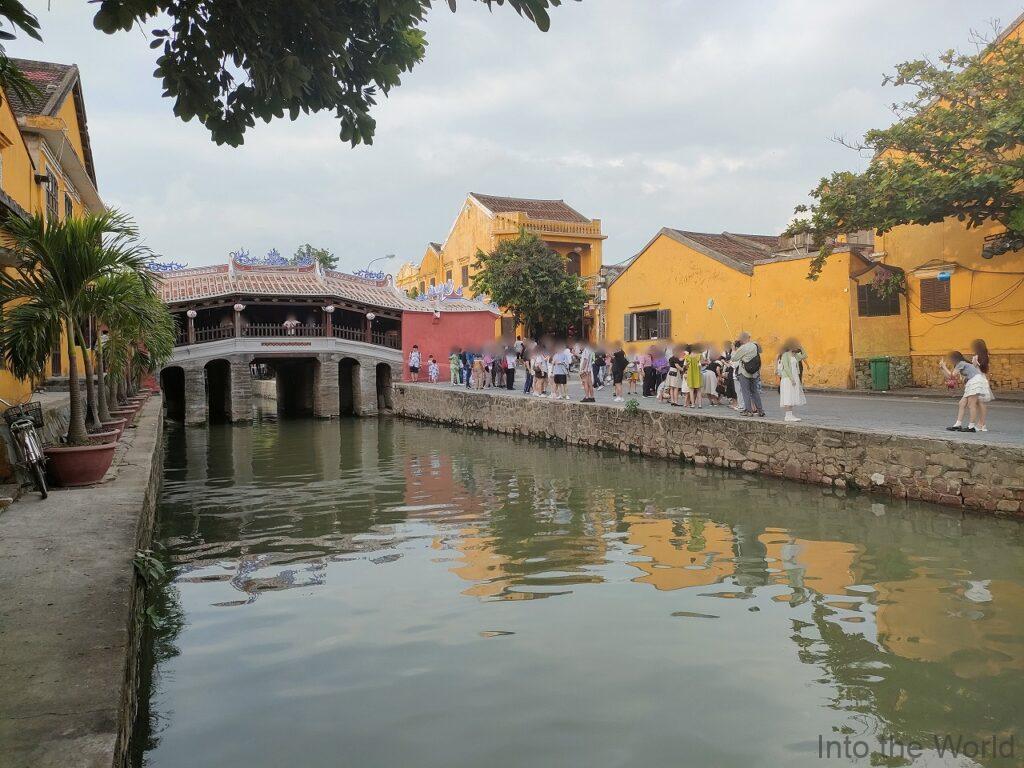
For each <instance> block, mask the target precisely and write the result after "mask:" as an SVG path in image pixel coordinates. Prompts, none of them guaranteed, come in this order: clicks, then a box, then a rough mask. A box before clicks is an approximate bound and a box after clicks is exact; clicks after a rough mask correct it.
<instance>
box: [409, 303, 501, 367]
mask: <svg viewBox="0 0 1024 768" xmlns="http://www.w3.org/2000/svg"><path fill="white" fill-rule="evenodd" d="M494 317H495V316H494V314H493V313H491V312H484V311H481V312H441V316H440V317H434V313H433V312H403V313H402V355H403V359H402V380H403V381H408V380H409V352H410V351H411V350H412V345H413V344H418V345H419V348H420V356H421V357H422V358H423V362H422V365H421V367H420V381H426V380H427V357H429V356H430V355H433V356H434V358H435V359H436V360H437V364H438V365H439V366H440V368H441V379H440V380H441V381H450V378H449V375H450V373H449V370H448V355H450V354H451V353H452V347H461V348H465V349H470V350H473V351H474V352H479V351H480V349H481V347H483V345H485V344H488V343H490V342H492V341H494V325H495V323H494Z"/></svg>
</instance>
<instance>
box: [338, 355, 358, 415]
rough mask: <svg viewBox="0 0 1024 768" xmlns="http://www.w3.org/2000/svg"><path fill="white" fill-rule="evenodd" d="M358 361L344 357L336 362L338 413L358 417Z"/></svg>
mask: <svg viewBox="0 0 1024 768" xmlns="http://www.w3.org/2000/svg"><path fill="white" fill-rule="evenodd" d="M359 376H360V368H359V361H358V360H357V359H356V358H354V357H344V358H342V359H341V360H340V361H339V362H338V413H339V414H341V415H342V416H358V415H359V403H360V402H361V398H360V394H361V393H360V381H359Z"/></svg>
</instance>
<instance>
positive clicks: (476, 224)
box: [395, 192, 605, 338]
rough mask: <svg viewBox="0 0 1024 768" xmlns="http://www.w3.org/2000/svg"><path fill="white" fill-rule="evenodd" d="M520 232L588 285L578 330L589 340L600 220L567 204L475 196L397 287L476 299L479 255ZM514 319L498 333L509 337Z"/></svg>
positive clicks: (401, 274) (402, 272) (594, 321)
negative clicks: (445, 290)
mask: <svg viewBox="0 0 1024 768" xmlns="http://www.w3.org/2000/svg"><path fill="white" fill-rule="evenodd" d="M520 230H525V231H527V232H530V233H533V234H535V235H537V236H538V237H539V238H540V239H541V240H543V241H544V243H545V245H547V246H548V247H549V248H551V249H552V250H553V251H555V252H556V253H559V254H560V255H561V256H562V257H563V258H565V262H566V269H568V270H569V271H570V272H571V273H572V274H576V275H580V276H581V277H582V278H584V280H585V281H586V284H587V290H588V294H589V297H590V301H589V302H588V305H587V307H586V309H585V310H584V315H583V317H582V318H581V328H579V329H577V331H578V332H579V333H580V334H581V335H585V336H587V337H589V338H593V337H595V336H596V333H597V327H598V315H597V297H598V273H599V272H600V269H601V258H602V253H601V249H602V245H603V243H604V240H605V235H604V234H602V232H601V221H600V219H590V218H587V217H586V216H584V215H583V214H581V213H579V211H577V210H575V209H574V208H572V207H571V206H569V205H568V204H567V203H566V202H565V201H564V200H537V199H531V198H521V197H498V196H496V195H485V194H481V193H477V192H473V193H471V194H469V195H468V196H467V197H466V200H465V203H464V204H463V206H462V209H461V210H460V211H459V214H458V216H457V217H456V218H455V222H454V223H453V224H452V226H451V229H450V230H449V232H448V236H447V237H446V238H445V240H444V242H443V243H436V242H432V243H429V244H428V245H427V247H426V250H425V251H424V253H423V257H422V258H421V259H420V261H419V262H418V263H415V264H414V263H411V262H409V263H406V264H404V265H403V266H402V267H401V268H400V269H399V270H398V272H397V274H396V275H395V284H396V285H397V286H398V287H399V288H400V289H402V290H404V291H406V292H407V293H409V294H410V295H419V294H424V293H427V292H428V291H429V289H430V288H436V287H438V286H442V285H445V284H449V285H450V286H451V287H452V288H453V289H455V290H458V289H460V288H461V289H462V291H463V294H464V295H465V296H472V295H473V290H472V287H471V284H470V282H471V278H472V276H473V274H474V273H475V272H476V269H475V268H474V266H473V265H474V264H475V262H476V260H477V253H478V252H480V251H483V252H485V253H488V252H490V251H493V250H494V249H495V248H496V247H497V246H498V244H499V243H500V242H502V241H503V240H511V239H512V238H515V237H517V236H518V235H519V232H520ZM509 322H510V319H509V318H505V319H504V321H503V323H502V328H501V329H500V331H502V332H504V333H506V334H511V333H512V332H513V331H514V329H512V328H511V327H510V326H509Z"/></svg>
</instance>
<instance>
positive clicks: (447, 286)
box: [415, 280, 462, 301]
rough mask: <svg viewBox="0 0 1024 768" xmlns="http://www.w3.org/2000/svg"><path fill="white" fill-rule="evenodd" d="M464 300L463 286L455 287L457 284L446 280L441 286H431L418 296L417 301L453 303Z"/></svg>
mask: <svg viewBox="0 0 1024 768" xmlns="http://www.w3.org/2000/svg"><path fill="white" fill-rule="evenodd" d="M461 298H462V286H461V285H460V286H459V287H458V288H456V287H455V283H454V281H452V280H446V281H445V282H443V283H441V284H440V285H431V286H428V287H427V289H426V290H425V291H424V292H423V293H421V294H418V295H417V296H416V299H415V300H416V301H434V300H437V301H452V300H455V299H461Z"/></svg>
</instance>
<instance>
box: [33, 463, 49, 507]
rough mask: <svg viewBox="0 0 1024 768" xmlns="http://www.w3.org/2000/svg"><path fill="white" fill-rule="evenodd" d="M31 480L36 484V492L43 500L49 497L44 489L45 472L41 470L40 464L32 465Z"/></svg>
mask: <svg viewBox="0 0 1024 768" xmlns="http://www.w3.org/2000/svg"><path fill="white" fill-rule="evenodd" d="M32 478H33V479H34V480H35V483H36V490H37V491H39V495H40V496H42V497H43V498H44V499H45V498H46V497H47V496H48V495H49V493H48V492H47V488H46V470H45V469H43V465H42V463H37V464H33V465H32Z"/></svg>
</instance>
